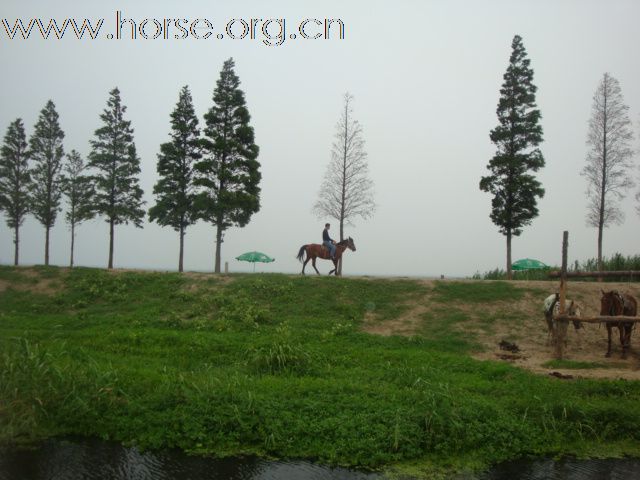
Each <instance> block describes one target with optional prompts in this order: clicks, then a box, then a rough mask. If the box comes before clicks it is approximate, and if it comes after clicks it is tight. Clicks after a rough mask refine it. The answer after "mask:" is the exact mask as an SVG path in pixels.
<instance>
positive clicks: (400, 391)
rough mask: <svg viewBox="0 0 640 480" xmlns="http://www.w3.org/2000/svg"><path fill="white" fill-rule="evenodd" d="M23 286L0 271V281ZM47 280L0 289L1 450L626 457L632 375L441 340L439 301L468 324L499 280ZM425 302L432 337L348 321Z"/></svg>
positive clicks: (445, 336)
mask: <svg viewBox="0 0 640 480" xmlns="http://www.w3.org/2000/svg"><path fill="white" fill-rule="evenodd" d="M40 274H42V275H47V276H50V278H53V277H52V276H53V275H55V269H44V270H42V271H41V272H38V275H40ZM29 275H30V276H33V274H32V273H29ZM23 276H25V275H24V274H23V272H22V270H21V269H13V268H8V267H0V278H4V279H8V278H12V279H13V280H16V279H17V278H22V277H23ZM58 277H59V280H60V281H61V282H63V285H64V286H65V289H64V290H63V291H62V292H59V293H56V294H52V295H42V294H36V293H29V292H25V291H23V288H22V287H21V289H20V290H22V291H19V290H17V289H15V290H14V289H8V290H6V291H4V292H3V294H2V295H0V442H2V443H6V442H15V441H18V440H23V441H26V440H29V439H37V438H41V437H43V436H50V435H69V434H81V435H91V436H99V437H101V438H105V439H111V440H116V441H120V442H125V443H129V444H136V445H138V446H140V447H141V448H179V449H182V450H186V451H189V452H197V453H203V454H216V455H231V454H242V453H244V454H247V453H255V454H259V455H270V456H275V457H281V458H282V457H287V458H313V459H315V460H317V461H320V462H325V463H332V464H343V465H367V466H371V467H376V466H378V467H379V466H384V465H390V464H405V463H408V462H413V463H414V464H415V463H418V464H420V462H424V463H425V464H427V463H430V464H433V465H435V466H436V467H437V468H445V469H446V468H450V466H451V465H452V464H454V465H463V466H469V465H473V466H474V467H475V468H478V467H482V466H484V465H487V464H488V463H492V462H498V461H502V460H507V459H511V458H517V457H521V456H528V455H558V454H570V453H580V454H584V453H589V452H590V453H593V452H597V451H602V449H603V448H605V447H606V448H607V449H609V450H607V451H608V452H611V453H620V452H633V451H635V452H636V453H637V450H638V449H637V445H638V443H639V441H640V432H639V431H638V429H637V425H638V424H640V411H639V410H638V409H637V408H636V406H637V405H638V402H639V401H640V382H630V381H587V380H577V381H573V382H562V381H556V380H555V379H552V378H545V377H544V376H536V375H533V374H530V373H527V372H524V371H522V370H519V369H517V368H514V367H513V366H511V365H506V364H502V363H496V362H481V361H476V360H473V359H472V358H471V357H470V356H469V355H468V353H467V352H468V348H469V344H468V343H466V340H467V339H462V341H461V343H459V344H456V343H453V342H454V340H455V338H456V337H455V335H454V333H455V328H454V327H453V326H452V324H455V323H456V322H463V321H465V313H464V312H462V311H460V310H456V309H455V308H453V307H452V305H451V300H452V299H453V298H456V299H457V300H458V299H460V298H462V299H464V302H472V303H473V304H474V305H476V306H477V310H478V312H479V313H478V314H480V313H482V312H483V309H484V308H485V307H484V306H485V305H490V306H491V307H492V308H493V307H494V306H495V303H494V302H501V301H504V300H515V299H517V298H520V297H519V295H520V293H518V291H519V290H518V289H514V288H513V287H512V286H511V285H510V284H507V283H503V282H495V283H493V282H491V283H489V282H486V283H485V282H479V283H478V282H452V283H449V282H438V283H437V284H436V286H435V288H434V291H433V292H428V291H427V288H426V287H425V286H424V285H423V284H421V283H420V282H413V281H391V280H363V279H340V278H311V277H305V278H302V277H298V276H296V277H291V276H286V275H234V276H231V277H230V280H228V281H227V280H225V281H220V280H218V278H219V277H212V278H215V279H216V280H215V281H207V280H205V279H203V278H202V277H193V278H190V277H187V276H182V275H177V274H159V273H138V272H126V273H118V272H116V273H112V272H105V271H101V270H95V269H86V268H78V269H73V270H65V271H62V270H61V271H60V272H59V274H58ZM13 280H12V281H13ZM426 293H429V297H428V298H430V299H432V300H433V301H434V302H436V304H437V305H438V306H441V307H442V308H441V310H437V311H436V314H437V315H436V317H437V318H436V319H435V320H438V319H440V320H442V321H441V322H440V323H439V324H437V325H436V327H437V331H438V333H437V334H436V333H434V332H432V331H428V330H425V331H424V332H423V333H422V334H421V335H416V336H415V337H412V338H403V337H380V336H375V335H368V334H364V333H361V332H360V331H359V329H358V327H359V326H360V324H361V322H362V321H363V318H364V316H365V314H371V313H375V315H376V318H382V319H391V320H393V319H395V318H397V317H398V316H399V315H400V314H402V312H403V309H402V308H400V306H402V305H404V304H406V302H407V300H411V299H414V298H415V297H416V296H418V295H420V296H421V298H423V297H424V295H425V294H426ZM447 312H450V314H447ZM485 313H487V312H485ZM488 314H489V313H487V315H488ZM171 315H176V316H177V317H178V318H180V324H179V325H175V326H173V325H171V323H170V317H171ZM189 315H193V316H192V317H190V316H189ZM446 315H449V316H448V317H447V316H446ZM199 319H200V320H199ZM221 319H224V321H223V320H221ZM445 320H446V321H445ZM197 321H202V322H203V325H204V328H198V327H197V326H196V323H197ZM368 321H370V320H368ZM223 323H225V324H226V326H225V328H221V329H218V328H216V326H217V325H222V324H223ZM63 339H64V342H62V340H63ZM614 444H615V445H616V448H615V449H613V450H611V445H614ZM634 448H635V450H633V449H634Z"/></svg>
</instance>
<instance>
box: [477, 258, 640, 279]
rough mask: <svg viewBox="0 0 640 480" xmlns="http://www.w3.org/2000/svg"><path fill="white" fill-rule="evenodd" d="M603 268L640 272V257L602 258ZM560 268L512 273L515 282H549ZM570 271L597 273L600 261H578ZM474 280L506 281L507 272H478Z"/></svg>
mask: <svg viewBox="0 0 640 480" xmlns="http://www.w3.org/2000/svg"><path fill="white" fill-rule="evenodd" d="M602 266H603V270H605V271H630V270H633V271H640V255H628V256H625V255H622V254H621V253H614V254H613V255H612V256H611V257H603V258H602ZM558 270H560V267H558V266H552V267H549V268H548V269H544V270H528V271H514V272H512V279H513V280H549V272H551V271H558ZM570 270H573V271H580V272H597V271H598V259H597V258H589V259H587V260H584V261H579V260H576V261H575V262H574V264H573V265H570ZM472 278H473V279H474V280H506V279H507V272H505V271H504V270H503V269H501V268H496V269H495V270H489V271H487V272H484V273H483V274H481V273H480V272H476V273H475V274H474V275H473V277H472ZM603 280H604V281H605V282H638V281H640V277H629V276H621V277H606V278H604V279H603ZM581 281H585V282H589V281H597V279H596V278H584V279H581Z"/></svg>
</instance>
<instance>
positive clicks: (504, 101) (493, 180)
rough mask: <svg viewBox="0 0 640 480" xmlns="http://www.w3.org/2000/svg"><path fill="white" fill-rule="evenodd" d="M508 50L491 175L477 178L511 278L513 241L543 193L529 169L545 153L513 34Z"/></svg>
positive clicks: (524, 61)
mask: <svg viewBox="0 0 640 480" xmlns="http://www.w3.org/2000/svg"><path fill="white" fill-rule="evenodd" d="M511 48H512V52H511V57H510V59H509V66H508V67H507V71H506V73H505V74H504V77H503V78H504V83H503V84H502V88H501V89H500V100H499V102H498V109H497V114H498V122H499V125H498V126H497V127H496V128H494V129H493V130H491V134H490V138H491V141H492V142H493V143H494V144H495V145H496V147H497V151H496V154H495V155H494V157H493V158H492V159H491V160H490V162H489V164H488V165H487V169H488V170H489V172H490V174H489V175H488V176H486V177H482V179H481V180H480V189H481V190H483V191H485V192H490V193H491V194H493V200H492V201H491V206H492V209H491V215H490V217H491V220H492V221H493V223H494V224H496V225H497V226H498V227H499V230H500V233H502V234H503V235H505V236H506V238H507V275H508V278H509V279H511V239H512V237H513V236H518V235H520V234H521V233H522V228H523V227H524V226H526V225H529V224H530V223H531V221H532V220H533V219H534V218H535V217H537V216H538V208H537V198H542V197H543V196H544V189H543V188H542V186H541V184H540V182H538V181H537V180H536V178H535V177H534V176H533V175H531V173H529V172H530V171H531V172H536V171H538V170H539V169H540V168H542V167H544V157H543V156H542V153H541V152H540V150H539V149H538V148H537V147H538V145H540V143H541V142H542V127H541V126H540V123H539V122H540V118H541V115H540V110H538V109H537V108H536V103H535V102H536V96H535V94H536V90H537V88H536V86H535V85H534V84H533V83H532V82H533V70H532V69H531V68H530V67H529V64H530V60H529V59H528V58H527V52H526V51H525V48H524V45H523V44H522V38H521V37H520V36H519V35H516V36H515V37H514V38H513V42H512V44H511Z"/></svg>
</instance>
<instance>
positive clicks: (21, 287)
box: [0, 267, 66, 295]
mask: <svg viewBox="0 0 640 480" xmlns="http://www.w3.org/2000/svg"><path fill="white" fill-rule="evenodd" d="M16 271H17V272H18V274H19V278H17V279H16V280H15V281H12V280H5V279H2V280H0V293H1V292H4V291H6V290H8V289H10V288H11V289H13V290H18V291H20V292H31V293H38V294H41V295H55V294H56V293H59V292H61V291H62V290H63V289H64V285H63V275H65V273H66V272H61V273H60V276H59V277H56V278H43V277H42V275H41V273H40V272H38V271H37V270H36V269H34V268H30V267H18V269H17V270H16Z"/></svg>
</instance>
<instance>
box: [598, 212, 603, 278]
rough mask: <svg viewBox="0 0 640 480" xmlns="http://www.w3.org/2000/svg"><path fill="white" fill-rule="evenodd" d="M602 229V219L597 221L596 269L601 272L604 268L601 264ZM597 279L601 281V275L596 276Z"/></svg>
mask: <svg viewBox="0 0 640 480" xmlns="http://www.w3.org/2000/svg"><path fill="white" fill-rule="evenodd" d="M602 230H603V225H602V221H600V223H598V271H599V272H601V271H603V270H604V266H603V265H602ZM598 281H599V282H601V281H602V277H598Z"/></svg>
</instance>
